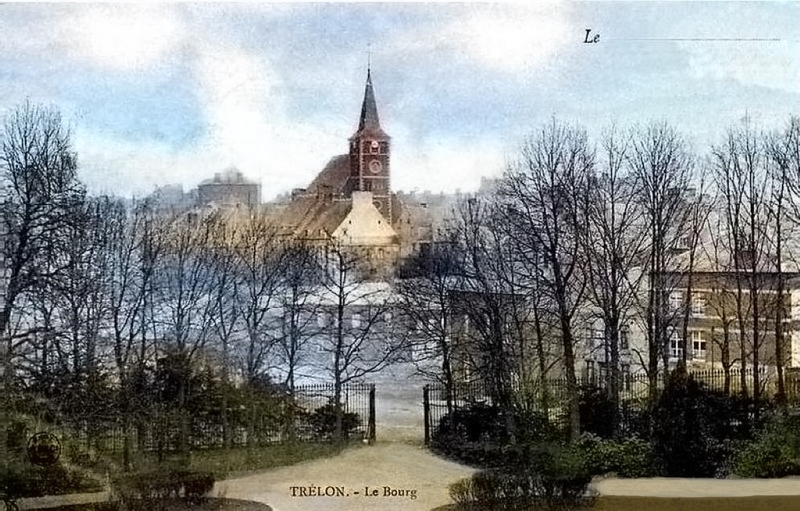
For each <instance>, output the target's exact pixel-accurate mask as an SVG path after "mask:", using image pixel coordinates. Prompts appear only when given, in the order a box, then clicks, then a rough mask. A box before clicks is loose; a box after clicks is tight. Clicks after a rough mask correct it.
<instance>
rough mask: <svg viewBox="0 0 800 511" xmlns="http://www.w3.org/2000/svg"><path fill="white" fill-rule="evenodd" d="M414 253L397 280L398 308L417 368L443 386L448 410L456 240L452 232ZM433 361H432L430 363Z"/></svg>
mask: <svg viewBox="0 0 800 511" xmlns="http://www.w3.org/2000/svg"><path fill="white" fill-rule="evenodd" d="M443 237H444V238H445V239H443V240H437V241H435V242H434V243H432V244H431V246H430V250H428V251H427V252H426V253H420V254H417V255H416V256H415V257H414V258H412V259H411V260H409V261H408V262H407V263H406V265H405V268H404V275H403V277H404V278H402V279H401V280H399V281H398V282H397V284H396V288H397V293H398V309H399V312H400V314H401V316H402V317H401V320H402V323H403V324H404V325H405V327H406V328H407V329H408V331H409V335H410V337H411V343H412V349H413V352H414V354H415V356H414V363H415V364H416V367H417V370H418V371H419V372H420V373H421V374H423V375H425V376H427V377H430V378H434V379H437V380H439V381H440V382H441V383H442V384H443V385H444V388H445V401H446V403H447V410H448V413H450V412H452V410H453V396H454V392H455V375H454V367H453V351H454V348H455V346H453V335H452V332H451V320H452V317H453V314H454V308H453V305H454V300H453V292H454V291H455V290H456V289H458V288H459V287H460V286H459V281H460V276H461V274H462V271H461V265H460V258H459V256H458V251H457V249H456V246H455V244H456V241H455V240H453V239H451V238H453V237H454V236H452V234H451V233H445V234H443ZM432 362H433V363H434V365H431V363H432Z"/></svg>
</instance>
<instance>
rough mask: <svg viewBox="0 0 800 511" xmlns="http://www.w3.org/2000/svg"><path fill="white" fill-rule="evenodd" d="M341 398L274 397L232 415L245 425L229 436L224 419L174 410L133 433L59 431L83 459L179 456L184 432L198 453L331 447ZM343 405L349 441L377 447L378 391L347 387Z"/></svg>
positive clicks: (156, 414) (326, 390) (330, 387)
mask: <svg viewBox="0 0 800 511" xmlns="http://www.w3.org/2000/svg"><path fill="white" fill-rule="evenodd" d="M335 392H336V388H335V386H334V384H330V383H322V384H312V385H301V386H297V387H295V389H294V392H291V393H290V392H288V391H287V392H285V393H283V394H282V395H278V396H273V399H272V400H270V401H269V402H268V403H259V402H257V401H255V402H253V403H250V404H249V405H246V406H244V409H239V410H229V415H236V416H237V417H238V418H239V420H237V421H234V420H231V421H230V423H229V424H228V427H227V432H226V430H225V429H226V428H225V426H224V425H223V421H222V420H221V419H220V417H221V415H220V414H215V415H214V416H208V415H203V416H197V415H195V416H190V415H189V414H185V415H181V413H180V412H179V411H176V410H168V409H154V410H150V411H148V414H147V418H146V419H145V420H132V421H130V422H129V424H128V427H127V428H126V427H124V426H123V425H122V424H121V423H116V424H105V425H98V424H91V425H89V424H87V425H83V426H82V425H72V426H71V427H66V426H61V427H58V428H56V429H57V430H58V431H57V433H58V436H59V437H60V438H62V440H63V441H65V444H66V447H67V449H68V450H69V451H71V452H70V454H71V455H72V456H78V457H79V456H81V455H89V454H88V453H91V452H92V451H95V452H104V453H112V454H113V453H121V452H122V451H123V450H124V449H125V444H126V442H127V444H128V447H129V449H131V450H132V451H145V452H155V451H163V452H170V451H175V450H178V448H179V443H180V439H181V436H182V434H183V431H185V432H186V434H185V436H186V444H187V446H188V447H189V449H192V450H201V449H215V448H222V447H225V441H226V437H227V438H228V445H229V446H231V447H245V446H265V445H270V444H276V443H284V442H287V441H294V442H311V441H327V440H331V439H333V437H334V434H335V432H336V430H335V428H336V409H335V407H334V406H333V403H334V396H335ZM341 405H342V407H341V409H342V415H343V417H344V420H343V425H344V427H343V433H344V436H345V438H347V439H351V440H353V439H357V440H361V439H364V440H367V441H369V442H372V441H374V439H375V385H373V384H365V383H349V384H345V385H343V386H342V388H341ZM241 407H242V405H240V408H241Z"/></svg>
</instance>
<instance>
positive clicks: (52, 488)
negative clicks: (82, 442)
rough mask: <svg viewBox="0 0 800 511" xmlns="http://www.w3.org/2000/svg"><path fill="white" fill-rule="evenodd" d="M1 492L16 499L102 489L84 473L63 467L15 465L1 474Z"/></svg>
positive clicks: (58, 465) (58, 464) (59, 465)
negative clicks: (2, 490)
mask: <svg viewBox="0 0 800 511" xmlns="http://www.w3.org/2000/svg"><path fill="white" fill-rule="evenodd" d="M0 488H3V489H4V491H5V492H6V493H7V494H8V495H11V496H12V497H14V498H17V499H19V498H28V497H41V496H44V495H63V494H68V493H85V492H90V491H97V490H99V489H100V488H99V485H98V484H96V483H95V482H94V481H93V480H91V479H89V478H88V477H87V474H86V473H85V472H83V471H80V470H76V469H72V468H67V467H66V466H64V465H63V464H61V463H56V464H55V465H51V466H49V467H35V466H32V465H30V464H22V463H19V464H16V463H15V464H12V465H10V466H9V467H7V468H6V469H5V471H4V472H3V473H0Z"/></svg>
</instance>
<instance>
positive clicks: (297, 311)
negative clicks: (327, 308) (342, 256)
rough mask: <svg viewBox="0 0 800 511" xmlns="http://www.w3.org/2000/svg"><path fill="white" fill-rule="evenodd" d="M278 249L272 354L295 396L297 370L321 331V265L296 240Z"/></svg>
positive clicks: (305, 245)
mask: <svg viewBox="0 0 800 511" xmlns="http://www.w3.org/2000/svg"><path fill="white" fill-rule="evenodd" d="M281 250H282V251H283V254H282V256H281V271H280V278H279V283H278V288H277V289H278V293H279V296H280V297H281V304H280V305H281V326H280V333H279V334H277V335H278V338H277V339H276V345H275V357H276V360H277V362H278V365H279V370H280V371H281V372H282V373H283V374H285V377H284V383H285V384H286V386H287V387H288V388H289V392H290V393H291V394H292V395H294V392H295V383H296V380H297V376H298V374H297V373H298V371H299V370H300V368H301V367H302V366H303V364H304V363H306V362H307V358H308V355H309V353H308V351H309V346H310V344H311V343H312V341H313V340H314V339H315V338H317V337H318V335H319V334H320V328H321V327H320V326H319V322H318V317H319V315H320V313H321V311H320V304H319V301H318V300H317V299H316V291H317V287H316V286H317V283H318V279H319V276H320V268H319V266H318V265H317V260H316V257H317V254H316V251H315V249H314V248H313V247H311V246H309V245H308V244H306V243H304V242H302V241H297V242H291V243H286V244H285V245H284V246H283V247H282V248H281Z"/></svg>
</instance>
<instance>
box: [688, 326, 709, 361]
mask: <svg viewBox="0 0 800 511" xmlns="http://www.w3.org/2000/svg"><path fill="white" fill-rule="evenodd" d="M691 335H692V356H693V357H694V358H696V359H699V360H705V358H706V340H705V339H703V332H692V333H691Z"/></svg>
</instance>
